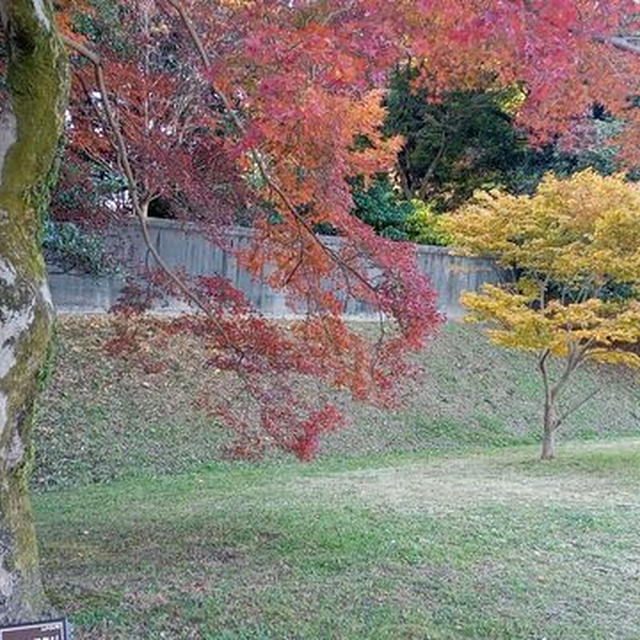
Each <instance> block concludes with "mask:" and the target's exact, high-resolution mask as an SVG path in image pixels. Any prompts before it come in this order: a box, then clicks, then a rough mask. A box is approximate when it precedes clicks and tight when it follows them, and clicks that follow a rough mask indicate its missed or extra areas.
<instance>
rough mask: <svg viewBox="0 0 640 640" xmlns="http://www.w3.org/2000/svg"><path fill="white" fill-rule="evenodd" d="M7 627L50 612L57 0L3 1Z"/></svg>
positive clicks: (3, 573)
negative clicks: (38, 433) (35, 450)
mask: <svg viewBox="0 0 640 640" xmlns="http://www.w3.org/2000/svg"><path fill="white" fill-rule="evenodd" d="M0 17H1V18H2V28H3V31H4V34H5V40H4V42H5V45H4V46H5V48H6V50H7V53H8V66H7V77H6V88H5V89H3V88H2V87H0V624H2V623H6V622H14V621H24V620H31V619H34V618H37V617H39V616H41V615H42V614H43V613H45V612H46V603H45V598H44V594H43V588H42V583H41V579H40V573H39V568H38V553H37V545H36V539H35V530H34V525H33V518H32V514H31V506H30V502H29V495H28V477H29V472H30V468H31V464H32V438H31V430H32V418H33V412H34V404H35V401H36V397H37V395H38V392H39V389H40V386H41V384H42V379H43V375H44V373H45V369H46V366H47V359H48V354H49V342H50V333H51V325H52V321H53V309H52V305H51V299H50V297H49V289H48V286H47V281H46V272H45V268H44V261H43V258H42V253H41V249H40V235H41V226H42V220H43V215H44V213H45V211H46V208H47V206H48V196H49V187H50V185H51V184H52V182H53V180H54V175H55V171H54V165H55V158H56V155H57V150H58V145H59V142H60V137H61V134H62V128H63V122H64V108H65V102H66V99H67V84H68V83H67V60H66V55H65V52H64V49H63V46H62V44H61V42H60V39H59V37H58V35H57V33H56V29H55V25H54V22H53V10H52V7H51V4H50V0H0Z"/></svg>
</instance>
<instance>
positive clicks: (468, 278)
mask: <svg viewBox="0 0 640 640" xmlns="http://www.w3.org/2000/svg"><path fill="white" fill-rule="evenodd" d="M149 226H150V230H151V235H152V238H153V241H154V243H155V245H156V247H157V248H158V250H159V251H160V253H161V255H162V256H163V258H164V259H165V260H166V261H167V262H168V263H169V265H171V266H172V267H179V268H182V269H185V271H186V272H187V273H190V274H195V275H200V274H214V273H215V274H219V275H222V276H224V277H226V278H228V279H229V280H230V281H231V282H232V283H233V284H234V286H236V287H237V288H238V289H240V290H241V291H243V292H244V293H245V294H246V295H247V296H248V297H249V298H250V299H251V300H252V302H253V303H254V304H256V305H257V306H258V308H260V310H261V311H262V312H263V313H265V314H267V315H270V316H276V317H281V316H286V315H289V314H290V311H289V310H288V308H287V306H286V304H285V300H284V295H283V294H282V293H280V292H278V291H274V290H273V289H271V288H270V287H268V286H267V285H266V284H265V283H264V282H262V281H260V280H258V281H255V280H253V279H252V278H251V277H250V275H249V274H248V273H247V272H246V271H245V270H244V269H242V268H240V267H239V266H238V264H237V262H236V260H235V259H234V257H233V253H232V251H226V250H223V249H220V248H218V247H216V246H213V245H212V244H211V243H210V242H209V241H208V240H207V239H206V238H204V237H203V236H202V234H200V233H198V232H197V231H196V230H194V229H192V228H189V227H188V226H185V225H182V224H180V223H178V222H175V221H172V220H157V219H151V220H150V221H149ZM250 237H251V236H250V232H249V231H248V230H244V229H241V228H239V229H236V230H235V231H233V232H232V233H230V234H229V243H230V245H231V246H242V245H243V244H246V243H248V242H249V240H250ZM106 245H107V248H108V251H109V252H110V253H113V254H114V255H115V256H117V259H118V260H119V261H122V263H123V264H126V265H135V264H136V263H137V264H140V263H143V264H144V263H145V262H146V261H149V262H148V264H149V265H150V266H154V265H153V258H152V257H151V256H149V255H148V251H147V248H146V246H145V244H144V241H143V239H142V237H141V234H140V230H139V229H138V227H137V226H133V225H132V226H130V227H125V228H124V229H121V228H119V229H118V233H117V235H108V236H107V239H106ZM418 260H419V263H420V267H421V268H422V269H423V271H424V272H425V273H426V274H427V275H428V276H429V277H430V278H431V280H432V282H433V284H434V286H435V288H436V289H437V291H438V299H439V307H440V309H441V310H442V311H443V312H444V313H445V314H446V315H447V317H449V318H451V319H459V318H460V317H461V316H462V315H463V313H464V312H463V309H462V307H461V306H460V302H459V299H460V294H461V293H462V292H463V291H477V290H478V289H479V287H480V286H481V285H482V284H483V283H485V282H495V281H496V280H497V277H498V274H497V271H496V269H495V266H494V264H493V263H492V262H491V261H490V260H483V259H476V258H466V257H461V256H455V255H452V254H451V253H450V252H449V251H448V250H447V249H446V248H443V247H429V246H420V247H418ZM49 279H50V286H51V291H52V295H53V300H54V303H55V306H56V309H57V311H58V313H72V314H82V313H99V312H104V311H107V310H108V309H109V308H110V307H111V306H112V305H113V303H114V302H115V301H116V300H117V298H118V295H119V292H120V289H121V287H122V279H121V278H117V277H104V278H96V277H93V276H90V275H87V274H83V273H65V272H62V271H60V270H59V269H58V268H57V267H56V266H55V265H49ZM158 310H159V311H168V312H176V311H181V310H184V307H180V306H178V305H176V304H173V303H169V304H168V305H166V306H163V307H162V308H160V309H158ZM347 314H348V315H350V316H354V317H361V318H366V317H367V316H368V315H369V313H368V311H367V309H366V308H365V307H364V306H363V305H359V304H357V303H354V302H351V303H350V304H349V305H348V308H347Z"/></svg>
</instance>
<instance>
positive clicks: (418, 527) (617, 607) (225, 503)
mask: <svg viewBox="0 0 640 640" xmlns="http://www.w3.org/2000/svg"><path fill="white" fill-rule="evenodd" d="M559 453H560V457H559V459H558V460H556V461H555V462H553V463H550V464H546V463H544V464H543V463H539V462H537V461H536V460H535V458H536V455H537V448H536V447H532V446H526V447H517V448H513V449H504V448H503V449H500V450H497V451H493V452H485V453H475V454H466V455H464V456H461V455H432V456H426V455H425V454H420V453H405V454H401V453H391V454H385V455H373V454H370V455H368V456H365V457H356V456H353V457H350V458H342V459H339V460H338V459H334V458H327V459H324V460H321V461H319V462H317V463H315V464H314V465H311V466H309V465H307V466H305V465H301V464H297V463H286V464H282V463H280V464H277V463H263V464H260V465H256V466H251V465H247V464H232V463H213V464H212V465H211V466H210V468H209V469H204V470H200V471H199V472H193V473H183V474H179V475H175V476H169V475H162V476H138V477H130V478H128V479H123V480H118V481H114V482H111V483H108V484H102V485H92V486H87V487H83V488H74V489H67V490H56V491H49V492H46V493H42V494H39V495H37V496H36V498H35V511H36V516H37V525H38V533H39V537H40V541H41V545H42V559H43V563H44V567H45V578H46V584H47V588H48V592H49V595H50V597H51V599H52V600H53V602H54V604H55V605H56V606H57V607H58V608H59V610H61V611H65V612H67V613H68V614H69V615H70V616H71V618H72V620H73V621H74V623H75V624H76V625H77V627H78V630H79V635H78V637H79V640H83V639H86V640H89V638H91V639H92V640H93V639H94V638H110V639H125V638H126V639H141V640H142V639H146V638H149V639H151V638H162V637H166V638H174V637H175V638H185V639H187V638H204V639H213V638H220V639H223V638H225V639H231V638H237V639H240V638H242V639H249V638H256V639H257V638H278V639H280V638H309V639H315V638H327V639H329V638H345V639H348V638H354V639H355V638H375V639H378V638H380V639H384V638H389V639H396V638H416V639H417V638H419V639H445V638H446V639H461V638H479V639H486V638H499V639H518V640H519V639H531V640H533V639H537V640H542V639H543V638H546V639H547V640H552V639H553V640H556V639H561V638H566V639H567V640H583V639H584V640H587V639H596V638H597V639H602V640H605V639H607V640H608V639H612V638H616V639H627V638H628V639H629V640H635V639H636V638H638V637H640V588H639V581H640V537H639V535H638V531H640V491H639V489H640V440H632V439H625V440H620V441H611V442H606V443H583V444H564V445H562V446H561V447H560V452H559Z"/></svg>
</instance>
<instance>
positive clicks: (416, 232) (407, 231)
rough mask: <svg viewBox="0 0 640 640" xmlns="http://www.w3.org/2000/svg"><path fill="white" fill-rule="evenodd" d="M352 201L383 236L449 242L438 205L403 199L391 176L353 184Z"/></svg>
mask: <svg viewBox="0 0 640 640" xmlns="http://www.w3.org/2000/svg"><path fill="white" fill-rule="evenodd" d="M353 201H354V203H355V207H354V210H353V213H354V215H356V216H357V217H358V218H360V219H361V220H362V221H363V222H366V223H367V224H368V225H369V226H371V227H373V228H374V229H375V230H376V232H377V233H378V234H379V235H381V236H383V237H386V238H391V239H392V240H408V241H411V242H416V243H418V244H430V245H447V244H449V237H448V235H447V233H446V231H445V230H444V228H443V227H442V223H441V220H440V216H439V214H438V213H437V212H436V208H435V207H434V206H433V205H432V204H428V203H425V202H422V201H420V200H418V199H415V198H414V199H412V200H405V199H403V198H402V196H401V195H400V194H399V193H398V191H397V190H396V189H394V188H393V186H392V184H391V181H390V179H389V177H388V176H385V175H382V176H378V177H377V178H376V179H375V180H374V181H373V183H372V184H371V185H370V186H369V187H368V188H366V189H365V188H364V187H363V185H362V183H361V182H360V183H359V184H357V185H356V186H354V189H353Z"/></svg>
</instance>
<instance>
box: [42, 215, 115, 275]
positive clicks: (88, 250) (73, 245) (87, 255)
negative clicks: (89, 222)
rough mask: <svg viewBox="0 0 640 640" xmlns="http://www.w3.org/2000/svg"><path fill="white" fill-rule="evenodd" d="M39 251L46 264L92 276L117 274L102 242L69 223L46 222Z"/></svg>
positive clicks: (97, 237)
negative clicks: (41, 247) (76, 270)
mask: <svg viewBox="0 0 640 640" xmlns="http://www.w3.org/2000/svg"><path fill="white" fill-rule="evenodd" d="M43 249H44V252H45V255H46V257H47V259H48V260H49V261H52V262H55V263H56V264H58V265H59V266H61V267H62V268H63V269H65V270H71V269H79V270H81V271H84V272H86V273H89V274H91V275H93V276H95V277H98V276H109V275H117V274H118V273H119V272H120V268H119V266H118V265H117V264H116V263H115V261H114V259H113V258H112V257H111V256H109V255H108V254H107V253H106V251H105V248H104V243H103V241H102V239H101V238H100V237H99V236H97V235H94V234H90V233H87V232H85V231H83V230H82V229H81V228H80V227H78V226H77V225H75V224H73V223H72V222H64V223H60V222H51V221H46V222H45V225H44V241H43Z"/></svg>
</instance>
